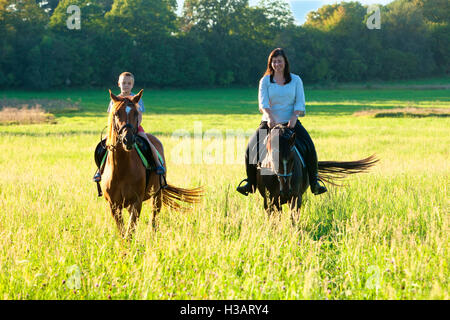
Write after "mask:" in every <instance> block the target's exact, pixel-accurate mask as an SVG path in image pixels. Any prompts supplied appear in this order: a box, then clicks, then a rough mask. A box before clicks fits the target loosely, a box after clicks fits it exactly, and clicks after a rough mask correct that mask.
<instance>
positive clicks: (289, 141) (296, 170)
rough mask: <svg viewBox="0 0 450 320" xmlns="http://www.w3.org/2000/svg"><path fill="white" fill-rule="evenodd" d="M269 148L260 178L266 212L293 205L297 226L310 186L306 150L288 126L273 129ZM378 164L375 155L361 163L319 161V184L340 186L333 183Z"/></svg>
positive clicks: (269, 139) (257, 179) (294, 219)
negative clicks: (302, 204) (303, 151)
mask: <svg viewBox="0 0 450 320" xmlns="http://www.w3.org/2000/svg"><path fill="white" fill-rule="evenodd" d="M265 145H266V149H265V150H266V161H263V164H262V165H260V166H258V170H257V175H256V181H257V188H258V190H259V193H260V194H261V195H262V196H263V198H264V208H265V209H266V211H267V212H268V214H269V215H270V214H271V213H272V212H273V211H274V209H276V210H280V209H281V205H283V204H286V203H289V205H290V209H291V217H292V220H293V222H294V223H295V222H296V219H297V218H296V216H297V214H298V211H299V209H300V207H301V203H302V195H303V193H305V191H306V190H307V189H308V186H309V178H308V170H307V169H306V166H305V163H304V161H303V158H302V155H301V152H300V151H301V150H302V146H301V145H299V144H298V142H297V141H296V139H295V132H294V131H293V130H291V129H290V128H288V127H287V126H284V125H277V126H275V127H274V128H272V129H271V131H270V133H269V134H268V136H267V142H266V144H265ZM377 161H378V159H376V158H375V156H374V155H372V156H370V157H368V158H366V159H362V160H357V161H319V163H318V165H319V170H318V173H319V180H321V181H325V182H328V183H330V184H333V185H336V184H335V183H334V182H333V180H335V179H343V178H345V176H346V175H348V174H354V173H359V172H364V171H366V170H368V169H369V168H370V167H371V166H373V165H374V164H375V163H376V162H377Z"/></svg>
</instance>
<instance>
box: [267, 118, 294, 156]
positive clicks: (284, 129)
mask: <svg viewBox="0 0 450 320" xmlns="http://www.w3.org/2000/svg"><path fill="white" fill-rule="evenodd" d="M274 130H276V131H274ZM272 133H274V134H275V135H277V136H280V137H282V138H286V139H289V137H290V136H291V135H292V130H291V129H290V128H289V127H288V126H286V125H284V124H282V123H279V124H277V125H276V126H275V127H273V128H272V129H271V130H270V133H269V135H272ZM268 137H269V136H268ZM270 140H271V139H267V150H269V151H270V150H271V149H272V148H271V143H270Z"/></svg>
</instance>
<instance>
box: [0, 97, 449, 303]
mask: <svg viewBox="0 0 450 320" xmlns="http://www.w3.org/2000/svg"><path fill="white" fill-rule="evenodd" d="M243 92H244V93H243ZM245 92H247V91H245V90H243V91H239V90H236V89H230V90H212V91H202V93H201V94H200V93H197V92H194V91H187V92H185V93H184V95H182V92H181V91H180V92H179V93H177V92H175V98H174V96H173V94H174V91H158V92H156V93H154V95H157V98H156V102H155V104H156V106H155V107H153V105H152V102H151V101H152V100H151V98H150V97H149V98H148V100H145V101H148V103H147V106H148V108H149V109H150V110H155V109H156V111H157V112H158V113H157V114H153V113H150V114H147V115H145V116H144V122H143V126H144V128H146V130H147V131H149V132H154V133H156V134H157V135H158V137H159V138H160V139H161V141H162V142H163V144H164V147H165V151H166V159H167V163H168V182H169V183H171V184H174V185H176V186H182V187H195V186H199V185H203V186H204V187H205V194H206V196H205V198H204V200H203V202H202V203H201V204H197V205H195V206H193V207H191V208H187V209H189V210H185V211H180V212H177V211H172V210H169V209H167V208H164V209H163V210H162V211H161V213H160V215H159V221H158V222H159V228H158V230H157V231H153V230H152V228H151V223H150V208H149V204H148V203H145V204H144V206H143V210H142V214H141V218H140V220H139V222H138V226H137V230H136V235H135V238H134V240H133V241H132V242H131V243H128V242H126V241H122V240H121V239H120V238H119V235H118V232H117V230H116V226H115V224H114V222H113V218H112V217H111V216H110V214H109V212H108V211H107V209H106V207H107V206H106V202H105V200H104V199H103V198H97V196H96V188H95V184H93V183H92V182H91V177H92V175H93V173H94V169H95V165H94V161H93V160H94V159H93V149H94V147H95V145H96V143H97V142H98V141H99V135H100V131H101V129H102V127H103V126H104V125H106V115H105V114H104V109H105V105H106V104H107V101H106V103H103V101H102V100H101V99H100V98H99V97H102V96H103V92H86V95H84V93H83V92H79V93H77V94H76V95H77V96H76V99H78V98H81V99H82V102H81V110H80V112H78V113H74V114H70V115H59V116H57V120H58V123H57V124H54V125H51V124H38V125H18V126H1V127H0V137H1V139H0V148H1V150H2V152H0V297H1V298H3V299H448V298H449V293H448V286H449V283H448V278H449V272H448V260H449V259H448V258H449V255H448V230H449V225H448V222H449V194H448V181H449V172H450V171H449V148H448V146H449V145H450V134H449V127H450V126H449V125H450V121H449V119H448V118H420V119H415V118H383V119H377V118H365V117H354V116H352V112H353V111H356V110H362V109H363V108H364V106H365V104H366V102H367V101H370V103H372V104H373V105H377V104H380V105H381V104H383V103H384V100H383V99H382V98H381V97H382V94H380V92H379V91H376V92H375V94H374V96H375V97H380V99H376V98H374V97H373V96H371V95H369V93H367V92H365V91H364V92H365V93H364V92H363V93H361V92H356V93H354V92H355V91H339V92H335V91H329V92H326V91H320V92H317V91H313V92H310V93H308V92H307V95H308V94H309V96H316V97H317V98H316V99H312V100H310V101H311V103H312V105H313V106H312V107H311V108H310V109H309V110H310V111H307V117H305V118H303V119H302V123H303V124H304V126H305V127H306V128H307V129H308V131H309V132H310V133H311V136H312V138H313V140H314V142H315V144H316V148H317V151H318V155H319V159H320V160H357V159H361V158H363V157H366V156H368V155H370V154H372V153H376V154H377V156H378V157H379V158H380V159H381V161H380V163H379V164H377V166H376V167H375V168H373V169H372V170H371V171H370V172H369V173H366V174H360V175H355V176H352V177H349V178H348V179H347V180H346V181H345V182H346V186H344V187H339V188H337V187H329V192H328V193H326V194H324V195H321V196H313V195H312V194H311V193H310V191H308V192H307V194H306V195H305V199H304V203H303V206H302V209H301V213H300V217H301V218H300V222H299V224H298V225H297V226H293V225H292V224H291V220H290V215H289V212H288V210H287V208H284V209H283V212H282V213H280V214H278V215H275V216H273V217H270V218H269V217H267V215H266V214H265V212H264V210H263V206H262V199H261V197H260V196H259V195H250V196H249V197H243V196H242V195H240V194H238V193H237V192H236V191H235V188H236V186H237V183H238V182H239V181H240V180H241V179H242V178H244V175H245V169H244V164H243V158H244V154H243V150H240V151H238V153H239V154H240V155H241V158H242V163H238V164H228V165H226V164H195V163H193V164H189V165H186V164H178V163H177V161H176V159H174V158H173V157H172V155H171V153H172V150H174V149H175V148H176V146H177V145H178V143H179V141H178V140H176V139H173V138H172V137H171V133H172V132H173V131H174V130H176V129H179V128H184V129H186V130H187V131H188V132H190V133H193V130H194V129H193V128H194V121H201V123H202V126H203V129H204V130H207V129H210V128H218V129H219V131H220V132H222V133H223V134H225V130H226V129H227V128H234V129H236V128H242V129H243V130H249V131H251V130H253V129H255V128H256V126H257V124H258V123H259V119H260V116H259V115H258V114H257V113H251V114H250V115H248V114H245V112H242V113H241V112H239V110H244V111H245V110H252V109H251V108H253V107H254V106H252V104H253V103H254V98H255V97H252V96H251V95H249V94H247V93H245ZM177 94H179V95H180V96H183V98H182V99H184V100H183V101H186V100H189V101H190V102H189V103H190V104H189V106H186V109H185V111H183V109H182V106H178V105H177V104H176V97H177ZM7 95H10V93H7ZM17 95H18V96H20V97H21V98H23V97H25V98H26V93H22V94H17ZM43 95H44V94H43ZM52 95H54V97H55V98H58V99H60V98H62V99H65V98H66V96H65V93H61V94H60V95H59V96H58V95H57V93H49V96H52ZM71 96H72V97H74V93H71ZM150 96H151V94H150ZM338 96H340V98H339V99H338V98H336V97H338ZM355 96H358V98H355ZM401 96H409V98H408V99H407V100H406V99H405V100H402V99H403V98H401ZM438 96H439V98H435V96H434V95H433V94H431V93H430V94H425V93H424V92H420V93H418V92H416V91H410V92H403V91H401V92H399V95H398V97H396V96H395V95H394V94H392V95H391V96H388V97H387V99H389V101H400V104H401V103H404V104H405V106H406V104H407V101H413V102H414V103H416V104H430V105H433V104H435V103H436V104H440V105H441V107H449V103H448V101H449V97H448V96H449V95H448V92H447V93H446V94H445V93H439V94H438ZM144 97H145V93H144ZM201 97H203V99H202V98H201ZM205 97H206V98H205ZM209 97H211V99H212V101H214V103H212V105H209V104H208V98H209ZM224 97H227V99H228V100H229V101H231V102H227V101H225V100H226V99H225V100H223V98H224ZM327 97H334V99H330V100H329V101H335V102H339V101H340V102H343V103H347V104H346V105H347V106H350V107H349V108H348V110H349V112H347V111H345V112H344V113H342V112H341V111H342V107H340V106H333V105H332V104H328V102H327ZM414 97H418V98H414ZM76 99H74V100H76ZM85 99H86V102H85ZM102 99H103V98H102ZM180 99H181V98H180ZM437 99H439V101H440V102H439V101H437ZM164 101H167V109H168V110H169V111H170V110H171V108H180V109H179V110H178V112H174V113H169V112H168V113H162V111H163V105H164ZM220 101H222V102H220ZM345 101H347V102H345ZM350 101H351V102H350ZM402 101H403V102H402ZM178 103H180V102H178ZM220 103H222V104H220ZM226 104H230V107H229V108H228V109H227V108H225V107H224V109H223V111H222V112H216V110H220V108H221V107H223V106H224V105H226ZM196 105H197V107H195V106H196ZM319 105H320V106H319ZM316 106H317V107H316ZM203 108H205V110H204V112H203V114H202V110H203ZM345 108H347V107H345ZM318 109H320V110H322V111H320V110H318ZM96 110H98V111H96ZM191 111H192V112H191ZM194 111H198V112H194ZM189 112H191V113H189ZM188 143H190V144H192V146H193V144H194V137H193V136H191V137H190V138H189V139H188ZM203 147H205V145H204V146H203ZM192 150H194V149H192Z"/></svg>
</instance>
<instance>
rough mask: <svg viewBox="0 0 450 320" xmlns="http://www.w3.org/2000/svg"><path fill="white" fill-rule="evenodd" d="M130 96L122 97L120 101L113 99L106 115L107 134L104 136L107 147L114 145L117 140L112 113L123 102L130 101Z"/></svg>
mask: <svg viewBox="0 0 450 320" xmlns="http://www.w3.org/2000/svg"><path fill="white" fill-rule="evenodd" d="M130 98H131V97H123V100H121V101H113V105H112V110H110V112H109V116H108V135H107V137H106V146H107V147H109V146H112V145H114V144H115V143H116V141H117V132H116V130H114V114H115V113H116V112H117V110H119V109H120V108H121V107H122V106H123V104H124V103H127V102H130V101H131V99H130ZM133 105H134V104H133Z"/></svg>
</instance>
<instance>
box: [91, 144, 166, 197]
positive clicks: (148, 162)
mask: <svg viewBox="0 0 450 320" xmlns="http://www.w3.org/2000/svg"><path fill="white" fill-rule="evenodd" d="M105 146H106V139H103V140H102V141H100V142H99V143H98V144H97V147H96V148H95V153H94V158H95V164H96V165H97V167H98V168H100V170H101V171H103V170H102V169H103V166H104V164H105V161H106V157H107V154H108V152H107V151H108V150H107V149H106V148H105ZM135 147H136V151H137V153H138V155H139V158H140V159H141V161H142V164H143V165H144V167H145V188H147V186H148V181H149V178H150V173H151V172H152V171H153V170H155V169H156V162H155V159H154V158H153V153H152V150H151V149H150V145H149V144H148V141H147V140H145V139H144V138H142V137H140V136H136V145H135ZM158 156H159V154H158ZM160 161H161V163H163V161H162V158H161V156H160Z"/></svg>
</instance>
